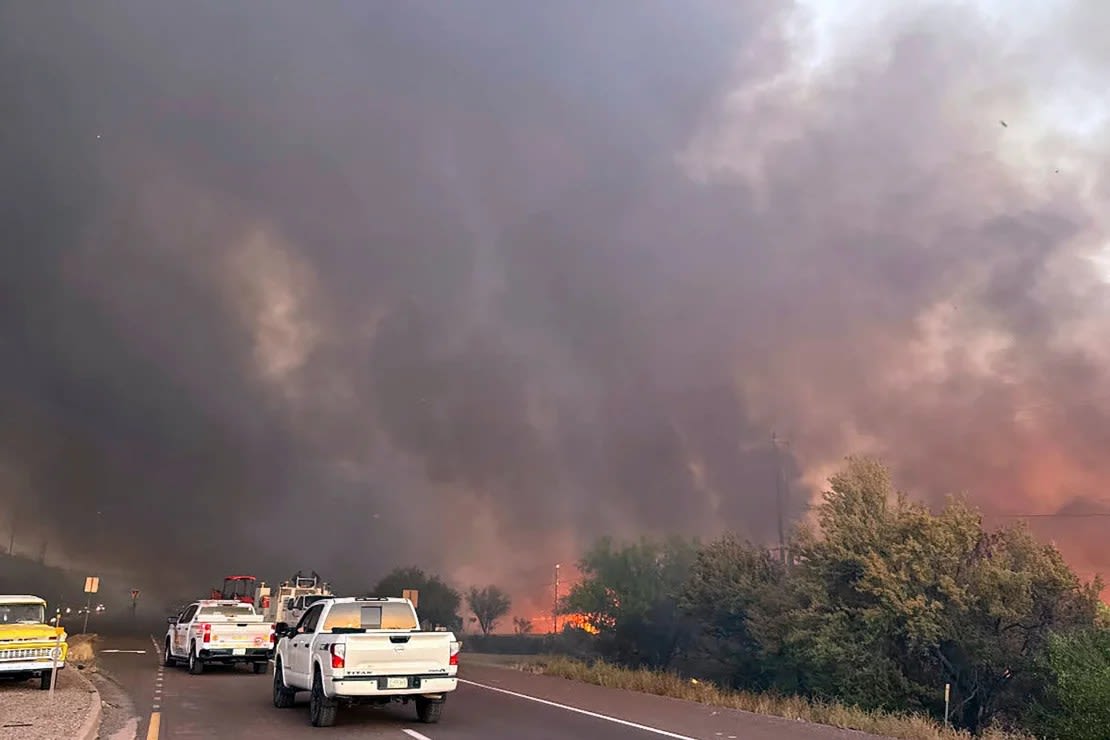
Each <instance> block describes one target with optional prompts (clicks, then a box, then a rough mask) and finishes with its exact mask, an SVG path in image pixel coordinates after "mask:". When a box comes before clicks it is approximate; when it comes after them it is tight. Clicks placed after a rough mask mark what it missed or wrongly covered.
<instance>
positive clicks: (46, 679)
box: [39, 670, 54, 691]
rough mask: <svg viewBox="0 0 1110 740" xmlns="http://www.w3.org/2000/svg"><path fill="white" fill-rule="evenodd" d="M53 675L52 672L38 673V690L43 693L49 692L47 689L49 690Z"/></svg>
mask: <svg viewBox="0 0 1110 740" xmlns="http://www.w3.org/2000/svg"><path fill="white" fill-rule="evenodd" d="M53 675H54V671H53V670H49V671H43V672H42V673H40V674H39V688H40V689H42V690H43V691H49V689H50V679H51V677H52V676H53Z"/></svg>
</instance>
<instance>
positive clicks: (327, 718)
mask: <svg viewBox="0 0 1110 740" xmlns="http://www.w3.org/2000/svg"><path fill="white" fill-rule="evenodd" d="M336 709H338V702H337V701H336V700H335V699H329V698H328V697H326V696H324V679H323V678H322V677H321V676H320V669H319V668H317V669H316V670H315V671H314V672H313V674H312V700H311V702H310V703H309V705H308V713H309V717H310V718H311V720H312V726H313V727H331V726H332V725H334V724H335V712H336Z"/></svg>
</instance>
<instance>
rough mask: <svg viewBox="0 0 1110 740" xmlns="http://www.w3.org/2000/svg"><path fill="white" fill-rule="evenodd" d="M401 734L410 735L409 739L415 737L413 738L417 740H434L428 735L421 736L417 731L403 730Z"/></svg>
mask: <svg viewBox="0 0 1110 740" xmlns="http://www.w3.org/2000/svg"><path fill="white" fill-rule="evenodd" d="M401 732H403V733H405V734H406V735H408V736H409V737H413V738H416V740H432V739H431V738H430V737H428V736H427V735H421V734H420V733H419V732H417V731H416V730H401Z"/></svg>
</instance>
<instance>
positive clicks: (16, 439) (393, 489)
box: [0, 0, 1110, 594]
mask: <svg viewBox="0 0 1110 740" xmlns="http://www.w3.org/2000/svg"><path fill="white" fill-rule="evenodd" d="M673 7H674V6H673V5H672V4H669V3H665V2H636V3H624V2H619V1H618V2H611V3H602V4H600V5H599V4H596V3H585V2H581V3H580V2H561V3H553V4H535V3H525V4H504V3H493V2H481V1H478V0H475V1H474V2H470V3H459V4H450V5H444V4H442V3H431V2H427V3H425V2H408V3H404V4H399V3H379V4H374V3H371V4H366V3H348V4H344V3H335V4H328V5H326V6H320V5H313V6H311V7H310V6H308V5H306V4H303V3H293V2H266V3H250V2H242V3H234V4H229V3H224V2H194V3H189V4H188V5H181V4H169V3H165V4H160V3H149V2H139V1H138V0H133V1H131V0H117V1H115V2H106V3H103V4H100V5H98V6H97V7H96V8H95V9H94V8H93V7H92V6H90V5H88V4H73V5H71V6H70V8H69V10H68V12H67V11H65V10H63V9H62V6H60V5H58V4H9V5H5V6H3V7H2V8H0V85H2V87H3V89H4V90H5V98H6V100H7V105H6V106H5V113H6V115H5V125H4V127H3V129H2V131H0V162H2V163H3V165H4V172H5V175H6V176H5V178H4V185H3V187H4V192H3V198H2V199H0V203H2V205H0V225H2V226H3V229H4V234H5V242H4V247H3V253H2V255H0V354H2V356H3V361H2V362H0V405H2V408H3V409H4V411H5V413H4V414H3V416H2V417H0V471H2V476H3V477H2V479H0V501H3V502H4V506H5V508H6V509H8V510H9V511H11V512H14V519H15V521H16V522H17V530H18V531H20V532H23V531H24V529H25V528H26V529H27V535H26V539H34V540H35V541H37V540H38V539H46V540H48V541H49V542H50V543H52V544H51V547H52V548H54V551H58V552H63V553H65V557H67V558H68V559H70V560H71V561H73V562H81V561H83V560H88V561H96V562H100V563H103V564H105V566H106V567H118V568H130V569H133V570H134V571H136V572H137V573H140V574H150V579H152V580H153V579H164V580H169V581H174V582H175V583H176V582H180V583H181V584H190V585H191V584H202V585H208V584H209V583H213V582H215V581H217V580H218V578H219V577H220V575H221V574H222V573H224V572H232V571H246V572H254V573H257V574H258V575H260V576H262V577H266V578H267V579H272V578H283V577H287V575H288V574H289V573H291V572H292V571H294V570H296V569H298V568H311V569H315V570H317V571H318V572H320V573H321V574H322V575H324V576H325V577H326V578H328V579H329V580H332V581H335V582H339V583H346V584H350V587H354V586H355V584H361V583H366V584H369V583H372V582H373V581H375V580H376V579H377V578H378V577H379V576H380V575H382V574H383V573H384V572H385V571H387V570H389V569H390V568H391V567H393V566H394V565H399V564H406V563H415V564H418V565H421V566H423V567H425V568H429V569H434V570H437V571H439V572H443V573H444V574H446V575H447V576H449V577H450V578H452V579H454V580H455V581H456V582H459V583H474V582H477V583H484V582H488V581H497V582H500V583H504V584H505V585H506V586H508V587H509V588H510V589H512V590H514V592H516V593H521V594H529V593H537V592H542V590H543V589H544V588H546V586H547V584H548V583H549V582H550V573H551V567H552V564H553V563H555V562H559V561H562V562H569V561H572V560H573V559H574V558H575V557H576V556H577V555H578V553H579V551H580V550H581V549H582V548H583V547H584V546H585V545H587V544H588V543H589V542H590V541H592V540H593V539H594V538H595V537H597V536H599V535H603V534H611V535H615V536H623V537H632V536H637V535H640V534H648V535H659V534H666V533H681V534H702V535H712V534H715V533H718V532H720V531H722V530H723V529H731V530H735V531H738V532H740V533H741V534H743V535H745V536H748V537H751V538H753V539H756V540H758V541H765V542H771V541H772V540H773V539H774V537H775V532H776V524H775V520H776V516H775V499H774V496H775V485H774V480H775V479H774V469H775V468H774V455H773V453H772V449H771V443H770V438H771V434H772V433H777V434H778V435H779V436H781V437H783V438H785V439H786V440H788V442H789V450H790V455H791V457H790V458H789V460H788V461H787V468H788V478H789V479H790V480H789V484H790V494H791V502H792V514H793V515H795V516H796V515H798V514H799V513H800V512H801V511H802V509H803V507H804V504H805V503H806V498H807V497H809V496H811V495H812V494H813V493H814V492H815V491H817V490H819V489H820V487H821V482H822V480H823V478H824V477H825V476H827V474H828V473H829V472H830V471H831V469H832V467H834V466H836V465H837V464H838V463H839V462H840V461H841V460H842V459H843V457H844V456H845V455H849V454H876V455H879V456H880V457H882V458H883V459H884V460H885V461H886V462H888V463H889V464H890V465H891V466H892V468H893V470H894V472H895V475H896V477H897V480H898V482H899V484H900V485H901V486H902V487H904V488H906V489H907V490H909V491H910V492H911V493H913V494H915V495H917V496H920V497H922V498H925V499H928V500H934V501H936V500H940V497H941V496H943V495H944V494H946V493H949V492H954V491H966V492H967V493H968V496H969V497H970V499H971V500H972V501H973V502H975V503H976V504H978V505H979V506H980V507H982V509H983V510H984V512H986V514H987V515H988V517H995V518H996V519H997V520H999V521H1001V520H1002V519H1001V517H1002V516H1003V515H1006V514H1019V513H1056V512H1060V513H1068V514H1076V513H1079V514H1085V513H1100V512H1101V513H1108V512H1110V499H1108V497H1107V494H1106V493H1105V492H1104V487H1105V485H1106V484H1107V482H1110V458H1108V457H1107V456H1105V455H1104V454H1100V453H1102V452H1103V450H1105V449H1106V448H1107V446H1108V444H1107V443H1108V442H1110V423H1108V422H1110V418H1108V412H1110V373H1108V371H1107V367H1108V366H1107V359H1108V357H1107V350H1106V349H1105V342H1104V341H1100V340H1102V339H1103V338H1105V337H1106V336H1107V335H1108V331H1110V318H1108V317H1110V313H1108V312H1107V309H1108V308H1110V284H1108V276H1107V274H1105V273H1106V272H1110V271H1104V272H1100V268H1098V267H1097V264H1096V262H1095V260H1094V258H1095V257H1096V256H1097V255H1099V254H1100V250H1103V249H1104V247H1105V245H1106V242H1107V228H1106V227H1107V224H1106V223H1105V215H1104V212H1103V210H1102V209H1100V207H1099V206H1100V205H1102V204H1103V203H1105V198H1106V195H1107V185H1108V182H1110V181H1108V179H1107V177H1106V174H1107V164H1108V163H1110V149H1108V141H1107V131H1108V129H1107V128H1106V125H1105V123H1104V121H1105V116H1104V113H1103V112H1101V111H1098V110H1080V109H1078V108H1077V106H1078V105H1081V104H1082V103H1083V102H1084V101H1085V100H1086V99H1087V98H1086V97H1084V92H1085V91H1087V94H1088V96H1089V95H1090V94H1091V93H1090V92H1089V91H1090V90H1095V89H1098V88H1097V86H1093V85H1094V82H1095V81H1097V80H1098V79H1099V75H1100V73H1103V72H1106V71H1107V66H1108V65H1110V59H1107V58H1106V55H1105V52H1104V51H1103V50H1102V47H1101V46H1100V45H1099V42H1098V40H1097V39H1096V38H1095V37H1092V36H1091V34H1090V32H1089V30H1090V29H1091V28H1096V27H1098V23H1099V20H1098V18H1097V16H1098V14H1099V12H1100V11H1099V10H1098V8H1097V7H1096V6H1095V5H1094V4H1091V3H1084V2H1080V1H1079V0H1076V2H1074V3H1064V2H1061V3H1059V4H1058V5H1057V7H1056V12H1055V14H1054V15H1052V17H1051V18H1048V19H1043V20H1036V19H1031V20H1030V21H1029V23H1028V24H1026V25H1024V26H1023V25H1022V24H1021V22H1020V21H1021V19H1017V20H1014V19H1012V18H1010V17H1006V18H1004V19H1002V20H1000V19H999V18H996V17H992V16H990V15H989V14H988V13H987V11H986V10H984V11H982V12H979V11H976V10H974V9H973V8H967V7H963V8H955V7H948V6H940V5H931V6H928V7H925V6H921V7H910V6H907V7H906V9H905V10H903V11H899V12H898V13H897V14H895V15H891V16H890V17H883V18H867V19H864V18H862V17H859V18H856V17H855V16H853V15H852V14H850V13H846V15H845V16H844V18H842V19H841V21H842V30H843V29H847V28H852V27H853V24H854V23H855V24H856V26H855V28H856V30H855V32H854V33H851V34H847V35H846V36H845V35H844V34H842V35H841V36H840V37H838V38H840V39H841V43H840V44H839V45H838V46H837V47H836V48H835V49H834V50H833V51H832V52H829V51H828V50H827V49H825V51H824V52H823V54H822V55H821V56H820V64H816V63H815V61H814V60H815V59H817V58H818V57H815V53H816V52H815V50H816V49H817V46H816V42H817V40H818V39H819V34H818V33H817V31H818V30H820V29H819V28H818V27H816V26H814V25H813V23H812V19H813V17H814V16H812V15H811V12H810V11H811V10H812V7H811V6H810V5H796V4H794V3H791V2H787V1H786V0H766V1H765V2H753V3H744V4H737V3H731V2H725V1H722V2H711V1H710V0H705V1H699V2H690V3H686V4H684V5H683V12H682V13H676V12H674V11H673ZM984 7H986V6H984ZM865 20H866V25H864V21H865ZM1034 21H1035V22H1034ZM857 22H858V23H857ZM1092 86H1093V87H1092ZM1094 115H1097V116H1102V118H1098V119H1096V120H1095V123H1093V124H1092V123H1090V122H1089V121H1087V120H1086V119H1087V118H1089V117H1090V116H1094ZM1081 119H1082V121H1081ZM1080 122H1083V123H1084V125H1085V128H1081V127H1080V126H1079V123H1080ZM5 518H7V517H5ZM27 522H33V523H35V524H34V525H32V524H26V523H27ZM1104 522H1105V519H1101V520H1100V519H1097V518H1093V517H1088V518H1084V517H1075V518H1066V517H1063V518H1056V519H1052V518H1046V519H1043V520H1037V523H1036V524H1035V525H1034V526H1035V528H1036V529H1037V531H1038V532H1040V533H1041V534H1042V535H1043V536H1045V537H1046V538H1055V539H1056V540H1057V541H1058V544H1059V545H1060V546H1061V547H1062V548H1063V550H1064V552H1065V554H1066V555H1067V556H1068V557H1069V558H1070V559H1071V562H1072V563H1073V564H1074V565H1075V566H1076V568H1077V569H1078V570H1079V571H1080V572H1081V573H1083V574H1084V575H1087V576H1089V575H1091V574H1093V572H1095V571H1097V570H1101V569H1105V568H1106V567H1107V565H1108V564H1110V551H1108V550H1107V549H1106V547H1105V545H1104V543H1103V541H1102V540H1103V538H1102V537H1101V536H1100V530H1101V529H1102V528H1103V524H1104ZM36 525H37V526H36ZM6 526H7V523H6V522H5V523H0V529H3V530H5V531H6ZM21 536H22V535H21Z"/></svg>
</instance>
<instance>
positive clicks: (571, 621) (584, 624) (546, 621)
mask: <svg viewBox="0 0 1110 740" xmlns="http://www.w3.org/2000/svg"><path fill="white" fill-rule="evenodd" d="M531 622H532V624H534V625H536V628H537V629H536V631H537V632H538V631H539V628H540V625H544V626H545V627H546V628H547V631H549V632H550V631H552V630H553V629H554V627H555V625H554V621H553V620H552V617H551V615H550V614H545V615H543V616H541V617H533V618H532V619H531ZM567 627H570V628H572V629H580V630H582V631H583V632H586V633H588V634H591V635H596V634H597V633H598V629H597V627H595V626H594V625H593V623H592V622H591V621H590V618H589V616H588V615H586V614H560V615H559V631H560V632H562V631H563V630H564V629H566V628H567Z"/></svg>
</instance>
